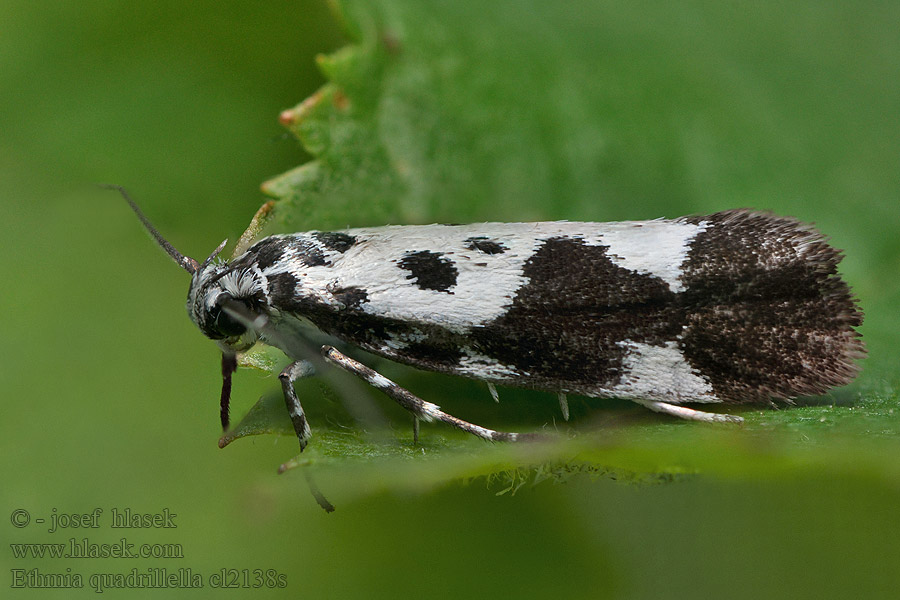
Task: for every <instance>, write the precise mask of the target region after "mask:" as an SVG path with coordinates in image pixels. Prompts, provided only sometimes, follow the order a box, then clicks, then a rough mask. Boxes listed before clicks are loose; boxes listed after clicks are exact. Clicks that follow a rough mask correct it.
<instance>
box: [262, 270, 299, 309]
mask: <svg viewBox="0 0 900 600" xmlns="http://www.w3.org/2000/svg"><path fill="white" fill-rule="evenodd" d="M266 279H267V280H268V283H269V301H270V302H271V304H272V306H274V307H276V308H278V309H279V310H290V309H292V308H293V307H295V305H296V303H297V278H296V277H294V276H293V275H291V274H290V273H278V274H277V275H269V276H268V277H267V278H266Z"/></svg>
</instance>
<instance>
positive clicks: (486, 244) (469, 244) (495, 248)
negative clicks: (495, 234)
mask: <svg viewBox="0 0 900 600" xmlns="http://www.w3.org/2000/svg"><path fill="white" fill-rule="evenodd" d="M465 244H466V248H468V249H469V250H477V251H479V252H483V253H485V254H503V253H504V252H506V246H504V245H503V244H501V243H500V242H495V241H494V240H492V239H490V238H487V237H484V236H481V237H470V238H468V239H467V240H466V241H465Z"/></svg>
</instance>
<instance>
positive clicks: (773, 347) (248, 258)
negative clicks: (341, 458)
mask: <svg viewBox="0 0 900 600" xmlns="http://www.w3.org/2000/svg"><path fill="white" fill-rule="evenodd" d="M113 187H115V186H113ZM116 189H119V190H120V191H122V193H123V195H125V193H124V191H123V190H121V188H118V187H116ZM125 197H126V200H128V202H129V204H130V205H131V206H132V208H133V209H134V211H135V212H136V213H137V215H138V216H139V217H140V219H141V221H142V222H143V223H144V225H145V226H146V227H147V229H148V230H149V231H150V233H151V234H152V235H153V236H154V237H155V238H156V240H157V241H158V242H159V244H160V245H161V246H162V247H163V248H164V249H165V250H166V252H167V253H168V254H169V255H170V256H171V257H172V258H173V259H174V260H175V261H176V262H177V263H178V264H179V265H181V266H182V267H183V268H184V269H186V270H187V271H188V272H190V273H191V275H192V278H191V287H190V292H189V294H188V302H187V309H188V313H189V315H190V317H191V320H193V322H194V323H195V324H196V325H197V326H198V327H199V328H200V330H201V331H202V332H203V333H204V334H205V335H206V336H207V337H209V338H211V339H213V340H215V341H216V342H217V343H218V345H219V347H220V348H221V349H222V352H223V359H222V366H223V371H222V372H223V389H222V396H221V420H222V426H223V428H225V429H227V428H228V402H229V398H230V393H231V373H232V372H233V371H234V370H235V368H236V364H237V361H236V356H237V355H238V353H240V352H244V351H246V350H248V349H249V348H250V347H251V346H252V345H253V344H254V343H256V342H257V341H262V342H264V343H266V344H270V345H273V346H276V347H278V348H280V349H281V350H282V351H284V352H285V353H286V354H287V355H288V356H289V357H290V358H292V359H293V360H294V361H295V362H293V363H292V364H291V365H289V366H288V367H287V368H286V369H285V370H284V371H283V372H282V373H281V375H280V378H281V381H282V387H283V391H284V398H285V402H286V405H287V409H288V412H289V413H290V415H291V418H292V421H293V425H294V428H295V430H296V433H297V437H298V438H299V441H300V447H301V449H303V448H304V447H305V446H306V444H307V441H308V439H309V437H310V429H309V426H308V424H307V421H306V417H305V415H304V412H303V409H302V407H301V406H300V402H299V400H298V398H297V396H296V394H295V392H294V388H293V381H295V380H296V379H298V378H300V377H305V376H308V375H311V374H312V373H313V372H314V364H313V363H315V362H316V360H315V359H313V353H311V352H310V350H309V349H308V346H309V345H308V343H307V342H305V341H304V336H303V333H302V332H303V327H302V325H303V324H304V323H312V324H313V325H314V326H315V327H316V328H318V329H319V330H321V331H322V332H324V333H326V334H330V335H331V336H334V337H335V338H338V339H340V340H343V341H344V342H347V343H349V344H352V345H354V346H357V347H359V348H362V349H363V350H366V351H368V352H371V353H373V354H377V355H380V356H383V357H386V358H389V359H391V360H394V361H397V362H400V363H405V364H408V365H412V366H414V367H418V368H421V369H427V370H431V371H440V372H444V373H451V374H454V375H461V376H463V377H470V378H474V379H479V380H482V381H485V382H486V383H487V384H488V385H489V386H490V390H491V393H492V394H494V395H495V394H496V390H495V389H494V387H493V386H494V385H495V384H503V385H511V386H520V387H527V388H534V389H537V390H545V391H549V392H555V393H557V394H558V395H559V398H560V403H561V406H562V408H563V411H564V413H566V412H567V404H566V402H565V395H566V394H569V393H575V394H581V395H584V396H589V397H595V398H604V397H617V398H625V399H629V400H632V401H634V402H636V403H638V404H641V405H643V406H646V407H647V408H650V409H652V410H654V411H658V412H662V413H666V414H670V415H674V416H678V417H682V418H686V419H694V420H699V421H734V422H740V421H741V418H740V417H736V416H731V415H726V414H717V413H709V412H703V411H700V410H697V409H695V408H689V407H687V406H685V404H714V403H729V404H742V403H762V404H770V403H772V401H773V400H783V401H790V399H792V398H795V397H797V396H806V395H816V394H822V393H824V392H825V391H827V390H828V389H830V388H832V387H834V386H840V385H844V384H846V383H849V382H850V381H851V380H852V379H853V378H854V376H855V375H856V373H857V371H858V367H857V364H856V361H857V360H858V359H860V358H862V357H863V356H864V355H865V349H864V346H863V343H862V341H861V340H860V339H859V334H858V333H857V332H856V331H855V330H854V328H855V327H858V326H859V325H860V324H861V322H862V318H863V315H862V312H861V311H860V310H859V308H858V307H857V304H856V300H855V299H854V297H853V295H852V294H851V291H850V289H849V287H848V286H847V284H846V283H845V282H844V281H843V280H842V279H841V278H840V276H839V275H838V273H837V265H838V263H839V262H840V260H841V252H840V251H839V250H836V249H835V248H833V247H832V246H830V245H829V244H828V243H827V241H826V239H825V238H824V236H822V235H821V234H820V233H819V232H817V231H816V230H815V229H814V228H813V227H812V226H811V225H807V224H804V223H801V222H799V221H796V220H794V219H792V218H785V217H779V216H775V215H772V214H768V213H763V212H756V211H752V210H731V211H725V212H719V213H715V214H712V215H708V216H691V217H682V218H678V219H672V220H667V219H657V220H654V221H623V222H614V223H576V222H567V221H554V222H542V223H480V224H473V225H421V226H420V225H409V226H387V227H374V228H361V229H347V230H345V231H340V232H324V231H310V232H306V233H295V234H288V235H274V236H271V237H267V238H265V239H262V240H260V241H258V242H256V243H253V244H252V245H249V244H250V242H249V241H247V238H252V237H253V232H254V230H257V231H258V227H256V226H255V225H254V224H251V228H250V229H248V234H245V236H244V237H242V241H241V242H239V244H238V249H236V250H238V251H239V253H238V255H236V256H235V257H234V258H233V259H232V260H231V261H229V262H223V261H217V260H215V257H216V255H217V254H218V253H219V252H220V251H221V249H222V248H223V247H224V244H225V243H224V242H223V243H222V245H220V246H219V248H217V249H216V251H215V252H213V254H212V255H211V256H210V257H209V258H207V259H206V260H205V261H203V263H198V262H197V261H195V260H193V259H191V258H188V257H185V256H183V255H182V254H181V253H179V252H178V251H177V250H175V249H174V248H173V247H172V246H171V245H170V244H169V243H168V242H166V241H165V240H164V239H163V238H162V236H161V235H160V234H159V233H158V232H157V231H156V229H154V228H153V226H152V225H151V224H150V223H149V221H148V220H147V219H146V217H144V215H143V214H142V213H141V211H140V209H138V207H137V206H136V205H135V204H134V203H133V202H132V201H131V200H130V199H129V198H128V196H127V195H125ZM262 212H263V211H261V213H258V216H259V214H262ZM256 222H257V219H254V223H256ZM248 245H249V247H248V248H247V247H246V246H248ZM321 352H322V354H323V355H324V356H325V358H326V359H327V360H328V361H329V362H331V363H333V364H335V365H337V366H339V367H341V368H343V369H345V370H347V371H349V372H351V373H354V374H356V375H357V376H359V377H361V378H362V379H364V380H365V381H367V382H368V383H370V384H371V385H373V386H375V387H376V388H379V389H381V390H382V391H384V392H385V393H387V394H388V395H389V396H390V397H392V398H394V399H395V400H396V401H398V402H399V403H400V404H401V405H403V406H404V407H405V408H407V409H408V410H410V411H411V412H412V413H413V415H414V416H415V417H416V419H415V423H416V435H418V420H419V419H425V420H435V419H436V420H441V421H444V422H446V423H449V424H451V425H453V426H456V427H459V428H460V429H463V430H466V431H469V432H470V433H473V434H475V435H477V436H479V437H482V438H485V439H490V440H515V439H519V438H520V437H521V434H515V433H503V432H497V431H493V430H490V429H487V428H483V427H479V426H477V425H473V424H471V423H467V422H466V421H462V420H461V419H457V418H456V417H453V416H451V415H449V414H447V413H444V412H443V411H441V410H440V409H439V408H438V407H437V406H436V405H434V404H431V403H429V402H425V401H424V400H421V399H420V398H417V397H416V396H414V395H413V394H411V393H410V392H408V391H406V390H404V389H403V388H401V387H400V386H398V385H397V384H395V383H393V382H392V381H390V380H388V379H386V378H385V377H383V376H381V375H379V374H378V373H376V372H375V371H373V370H371V369H369V368H368V367H365V366H364V365H362V364H360V363H358V362H356V361H354V360H352V359H351V358H349V357H347V356H346V355H344V354H343V353H341V352H339V351H338V350H337V349H335V348H333V347H331V346H324V347H322V348H321ZM316 356H317V355H316Z"/></svg>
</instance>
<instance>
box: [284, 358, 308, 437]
mask: <svg viewBox="0 0 900 600" xmlns="http://www.w3.org/2000/svg"><path fill="white" fill-rule="evenodd" d="M314 373H315V369H314V368H313V365H312V363H311V362H309V361H308V360H297V361H294V362H292V363H291V364H289V365H288V366H286V367H285V368H284V370H283V371H282V372H281V374H279V375H278V379H280V380H281V389H282V391H283V392H284V404H285V406H286V407H287V410H288V414H289V415H291V423H293V425H294V431H295V432H297V439H298V440H300V452H303V449H304V448H306V444H307V443H309V438H310V436H311V435H312V432H311V431H310V430H309V423H308V422H307V421H306V414H305V413H304V412H303V407H302V406H300V400H299V399H298V398H297V393H296V392H295V391H294V382H295V381H297V380H298V379H301V378H303V377H309V376H311V375H313V374H314Z"/></svg>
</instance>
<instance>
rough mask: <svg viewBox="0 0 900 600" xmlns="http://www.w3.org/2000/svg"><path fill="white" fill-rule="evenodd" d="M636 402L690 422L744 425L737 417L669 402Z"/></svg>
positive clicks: (635, 400)
mask: <svg viewBox="0 0 900 600" xmlns="http://www.w3.org/2000/svg"><path fill="white" fill-rule="evenodd" d="M631 400H633V401H634V402H636V403H637V404H640V405H642V406H646V407H647V408H649V409H650V410H652V411H654V412H658V413H663V414H667V415H672V416H673V417H680V418H682V419H687V420H689V421H703V422H704V423H743V422H744V419H743V418H741V417H738V416H735V415H721V414H718V413H708V412H703V411H702V410H695V409H693V408H687V407H686V406H678V405H676V404H669V403H667V402H658V401H656V400H645V399H637V398H632V399H631Z"/></svg>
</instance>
